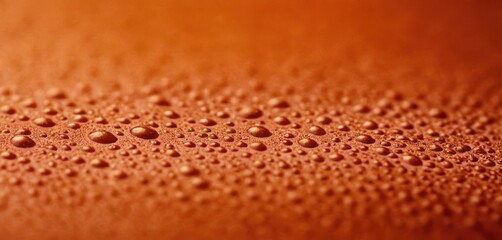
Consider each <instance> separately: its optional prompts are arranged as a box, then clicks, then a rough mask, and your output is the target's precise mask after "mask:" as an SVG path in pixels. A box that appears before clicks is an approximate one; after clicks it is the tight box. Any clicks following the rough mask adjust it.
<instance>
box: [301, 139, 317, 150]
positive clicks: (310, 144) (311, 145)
mask: <svg viewBox="0 0 502 240" xmlns="http://www.w3.org/2000/svg"><path fill="white" fill-rule="evenodd" d="M298 144H300V146H302V147H306V148H315V147H317V146H319V144H318V143H317V142H316V141H314V140H313V139H311V138H303V139H300V140H299V141H298Z"/></svg>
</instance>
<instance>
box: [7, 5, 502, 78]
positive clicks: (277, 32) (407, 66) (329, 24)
mask: <svg viewBox="0 0 502 240" xmlns="http://www.w3.org/2000/svg"><path fill="white" fill-rule="evenodd" d="M501 16H502V2H501V1H495V0H486V1H468V0H466V1H464V0H460V1H397V0H396V1H376V0H370V1H321V0H317V1H298V0H288V1H282V0H281V1H280V0H275V1H274V0H273V1H265V0H253V1H221V0H216V1H199V0H183V1H155V0H144V1H133V0H104V1H103V0H86V1H73V0H67V1H64V0H0V83H2V84H4V85H5V84H7V85H19V84H20V83H22V84H23V85H24V88H29V87H30V85H35V86H37V87H38V86H40V85H51V84H54V83H57V82H60V83H68V84H69V83H73V82H81V81H89V82H95V83H96V84H98V82H99V84H108V83H110V84H111V83H117V82H119V83H124V84H133V85H134V84H137V83H143V82H148V81H156V80H155V79H159V78H164V77H170V78H174V79H183V78H187V77H191V76H194V75H195V76H198V77H199V78H200V76H204V77H206V76H207V79H212V78H217V77H218V76H223V75H225V76H228V78H229V79H230V80H227V81H228V82H230V83H231V84H239V83H240V82H242V81H244V80H243V76H246V77H248V76H252V77H256V78H260V74H261V75H263V76H275V77H276V78H280V77H285V76H287V78H288V81H295V72H297V71H298V69H309V68H311V69H317V70H312V71H313V72H316V71H317V72H319V71H320V72H322V73H321V74H319V75H320V78H326V76H333V72H336V73H340V72H341V71H343V72H345V73H347V72H349V73H351V74H352V75H357V76H359V75H363V76H364V75H372V76H375V75H377V76H378V75H380V74H382V76H387V77H388V75H389V74H390V75H391V76H396V77H398V76H399V77H402V76H407V75H406V74H404V73H408V75H410V74H411V75H413V74H414V75H415V76H420V75H427V74H429V75H433V76H438V77H437V78H440V79H443V80H441V81H443V82H446V83H448V84H450V83H451V82H450V81H453V82H455V81H464V82H465V81H491V82H497V81H500V80H499V79H500V76H501V75H502V74H501V73H502V72H501V69H502V68H501V65H502V64H501V63H502V57H501V54H502V51H501V50H502V49H501V48H502V47H501V44H500V43H501V42H502V31H500V29H502V17H501ZM319 69H320V70H319ZM330 71H331V72H330ZM296 74H297V73H296ZM385 74H387V75H385ZM403 74H404V75H403ZM297 75H298V74H297ZM437 78H436V79H432V80H425V78H424V80H423V81H424V82H427V81H429V82H431V83H433V84H437ZM459 79H460V80H459ZM98 80H99V81H98ZM314 80H315V79H314ZM302 81H306V80H302ZM309 81H312V79H310V80H309ZM328 81H329V80H328ZM402 81H403V82H406V81H408V80H407V79H404V78H403V79H402ZM410 81H411V80H410ZM415 82H416V81H415Z"/></svg>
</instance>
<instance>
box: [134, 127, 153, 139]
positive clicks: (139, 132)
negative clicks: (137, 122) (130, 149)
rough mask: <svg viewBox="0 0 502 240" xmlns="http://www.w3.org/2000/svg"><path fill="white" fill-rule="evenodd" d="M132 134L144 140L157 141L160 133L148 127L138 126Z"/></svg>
mask: <svg viewBox="0 0 502 240" xmlns="http://www.w3.org/2000/svg"><path fill="white" fill-rule="evenodd" d="M131 134H132V135H134V136H136V137H139V138H142V139H155V138H157V137H158V136H159V133H158V132H157V131H155V130H154V129H153V128H150V127H147V126H138V127H134V128H132V129H131Z"/></svg>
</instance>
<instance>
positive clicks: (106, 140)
mask: <svg viewBox="0 0 502 240" xmlns="http://www.w3.org/2000/svg"><path fill="white" fill-rule="evenodd" d="M89 138H90V139H91V140H92V141H94V142H97V143H101V144H110V143H114V142H116V141H117V137H115V136H114V135H113V134H112V133H110V132H108V131H104V130H98V131H94V132H91V133H90V134H89Z"/></svg>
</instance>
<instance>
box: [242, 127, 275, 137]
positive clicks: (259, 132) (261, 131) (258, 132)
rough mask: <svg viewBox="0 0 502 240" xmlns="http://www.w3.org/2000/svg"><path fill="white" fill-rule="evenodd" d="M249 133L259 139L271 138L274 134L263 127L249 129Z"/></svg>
mask: <svg viewBox="0 0 502 240" xmlns="http://www.w3.org/2000/svg"><path fill="white" fill-rule="evenodd" d="M248 133H249V134H251V135H253V136H254V137H258V138H264V137H269V136H271V135H272V133H271V132H270V131H269V130H268V129H266V128H265V127H262V126H254V127H250V128H249V129H248Z"/></svg>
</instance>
